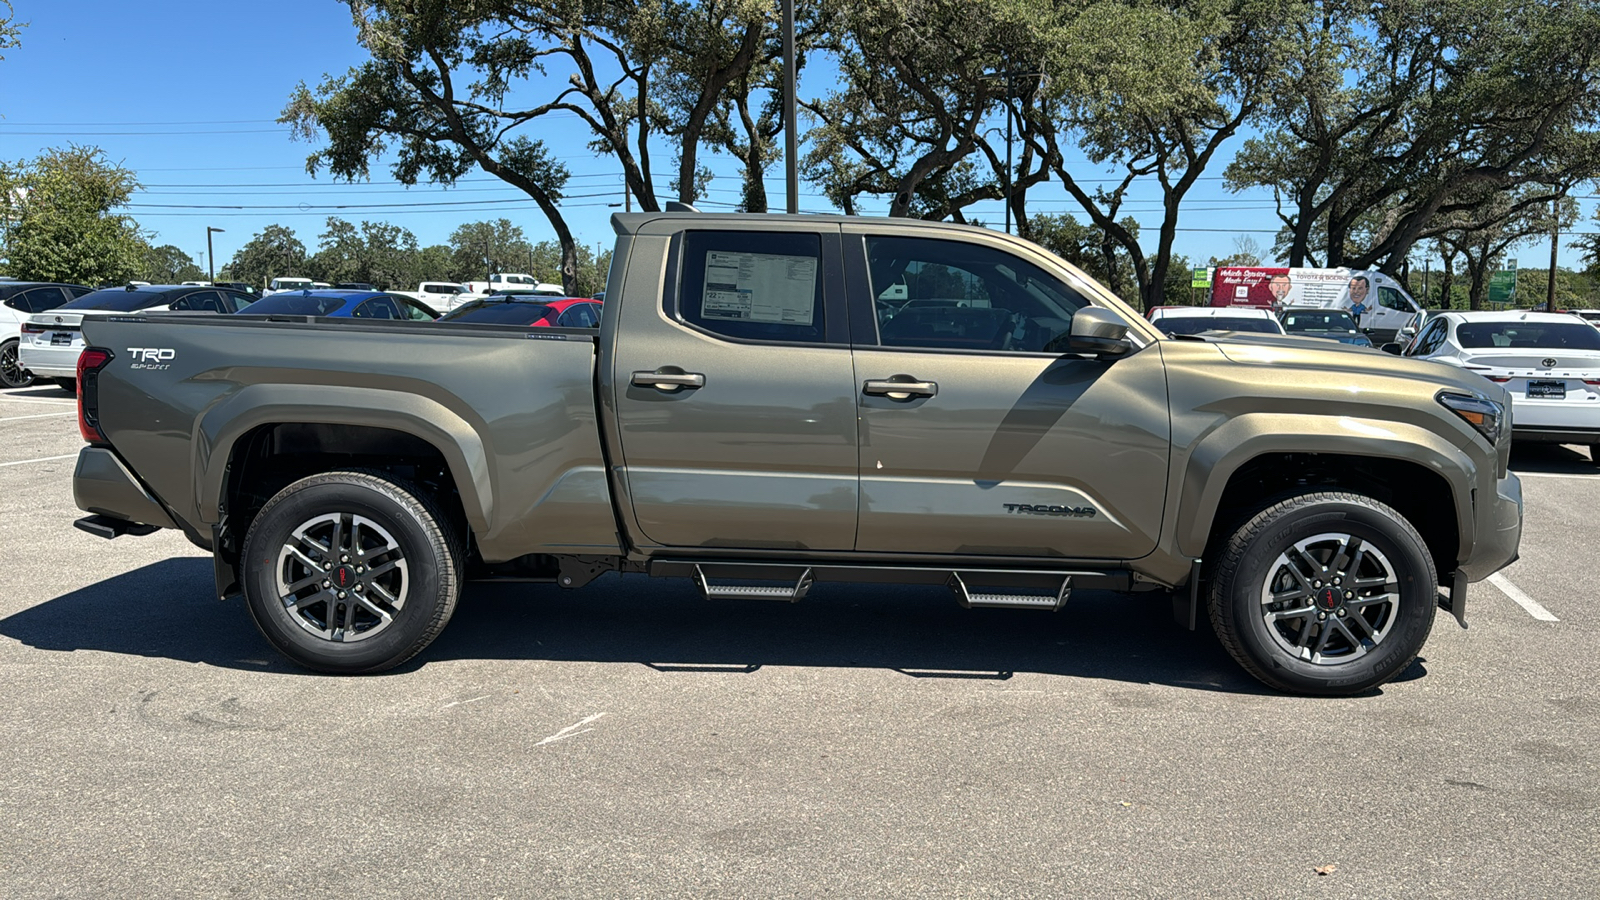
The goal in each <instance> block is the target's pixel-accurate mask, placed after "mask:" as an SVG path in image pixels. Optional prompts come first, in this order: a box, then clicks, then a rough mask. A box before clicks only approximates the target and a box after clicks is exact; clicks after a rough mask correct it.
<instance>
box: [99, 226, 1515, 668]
mask: <svg viewBox="0 0 1600 900" xmlns="http://www.w3.org/2000/svg"><path fill="white" fill-rule="evenodd" d="M612 222H613V226H614V228H615V230H616V233H617V238H616V246H615V252H614V255H613V257H612V259H613V263H612V267H611V271H610V275H609V281H608V282H607V285H606V298H607V302H606V304H605V307H604V311H603V314H602V318H601V322H600V327H599V329H598V330H597V331H596V330H579V329H550V328H538V329H533V328H519V327H512V326H493V325H483V326H473V325H463V326H459V327H449V326H440V325H434V324H431V323H413V322H383V321H371V320H360V319H354V320H352V319H344V320H335V319H315V318H309V317H288V316H271V317H267V316H261V317H251V316H249V315H236V316H226V317H215V318H207V319H199V318H196V319H183V320H174V319H171V318H162V317H158V316H145V315H139V314H130V315H124V316H109V317H105V318H102V319H97V320H94V321H91V322H86V323H85V324H84V332H85V334H86V336H87V344H88V349H86V350H85V351H84V353H83V355H82V357H81V359H80V361H79V372H80V375H79V385H80V399H79V404H80V427H81V429H82V432H83V436H84V438H85V439H86V440H87V441H88V446H87V447H85V448H84V449H83V450H82V452H81V454H80V456H79V459H78V463H77V469H76V473H75V475H74V489H75V494H76V499H77V504H78V505H79V506H80V507H81V508H82V509H83V510H85V511H86V512H88V513H90V515H89V516H88V517H86V518H84V519H82V520H80V521H79V522H78V523H77V524H78V525H79V527H81V528H83V529H84V530H86V531H90V532H93V533H96V534H100V535H103V536H106V537H116V536H119V535H125V534H139V533H148V532H149V531H151V530H154V529H155V528H177V529H181V530H182V531H183V533H184V534H185V535H186V536H187V537H188V539H189V540H190V541H192V542H193V543H194V544H196V545H197V546H199V547H202V548H204V549H206V550H208V551H210V552H211V553H212V554H213V557H214V559H215V569H216V591H217V594H218V595H219V596H220V597H223V598H233V597H242V599H243V604H244V606H245V607H246V608H247V609H248V610H249V613H250V615H251V617H252V618H253V619H254V621H255V623H256V625H257V626H258V627H259V628H260V630H261V632H262V633H263V634H264V635H265V636H266V638H267V640H268V641H269V642H271V643H272V644H273V645H274V646H275V647H277V649H278V650H280V651H282V652H283V653H284V654H286V655H287V656H288V657H290V658H291V659H292V660H294V661H295V662H297V663H299V664H301V665H304V666H307V667H309V668H312V669H315V670H320V671H324V672H334V673H362V672H376V671H379V670H382V669H386V668H388V667H391V666H394V665H396V664H398V663H401V662H402V661H404V660H407V659H409V658H411V657H412V656H414V655H415V654H417V653H418V652H420V651H421V650H423V648H425V647H427V646H428V644H429V642H430V641H432V640H433V639H434V638H435V637H436V636H437V635H438V634H439V632H440V630H441V629H443V628H444V626H445V623H446V622H447V621H448V620H449V619H450V615H451V612H452V610H453V609H454V608H455V605H456V602H457V598H458V597H459V595H460V593H461V590H462V585H463V583H464V582H466V581H467V580H470V579H474V578H497V579H523V580H529V581H549V582H553V583H554V584H557V585H559V586H561V587H563V588H578V587H582V586H583V585H585V584H588V583H589V582H591V581H593V580H594V579H595V578H596V577H597V576H600V575H602V574H604V573H608V572H623V573H648V574H650V575H656V576H677V577H687V578H691V579H693V581H694V583H695V584H696V585H697V586H698V588H699V590H700V591H701V592H703V593H704V595H705V596H706V597H707V598H710V599H736V598H744V599H767V600H778V601H797V600H800V599H802V598H803V597H805V595H806V593H807V591H808V590H809V589H810V588H811V586H812V585H813V584H814V583H816V582H819V581H846V582H901V583H921V584H929V585H944V586H948V588H949V590H950V591H951V592H953V593H954V595H955V598H956V599H957V600H958V601H959V602H960V603H961V604H963V605H965V606H969V607H1014V608H1019V609H1031V610H1057V609H1061V608H1062V607H1063V606H1066V605H1067V604H1069V602H1070V598H1071V596H1072V594H1073V593H1074V592H1076V591H1083V590H1114V591H1121V592H1145V591H1159V592H1167V593H1169V594H1170V595H1171V596H1172V598H1173V605H1174V609H1175V612H1177V613H1179V614H1180V617H1181V618H1182V619H1183V620H1184V621H1185V623H1186V624H1187V625H1188V626H1189V627H1190V628H1193V627H1194V623H1195V620H1196V618H1197V617H1198V614H1199V611H1200V610H1201V609H1202V608H1203V609H1205V610H1206V611H1207V612H1208V613H1209V616H1210V620H1211V623H1212V625H1213V627H1214V628H1215V631H1216V633H1217V634H1218V636H1219V637H1220V639H1221V641H1222V643H1223V644H1224V645H1225V646H1226V647H1227V649H1228V651H1229V653H1231V654H1232V655H1233V657H1234V658H1235V659H1237V660H1238V662H1239V663H1240V664H1241V665H1242V666H1243V667H1244V668H1245V669H1246V670H1248V671H1249V672H1250V674H1252V675H1254V676H1255V677H1257V678H1259V679H1260V680H1261V681H1263V682H1265V683H1266V684H1268V685H1271V686H1273V687H1275V688H1278V689H1281V690H1285V691H1293V692H1302V693H1313V694H1349V693H1354V692H1360V691H1365V690H1368V689H1370V688H1372V687H1373V686H1375V685H1378V684H1381V683H1383V682H1384V681H1385V680H1386V679H1388V678H1391V677H1393V676H1394V675H1396V674H1397V673H1398V672H1400V671H1401V670H1403V669H1404V668H1405V667H1406V666H1407V665H1409V664H1410V663H1411V662H1412V661H1413V659H1415V657H1416V655H1417V653H1418V651H1419V649H1420V648H1421V647H1422V646H1423V642H1424V641H1425V640H1426V639H1427V636H1428V633H1429V630H1430V628H1431V626H1432V623H1433V618H1434V613H1435V609H1436V608H1440V607H1442V608H1444V609H1446V610H1447V611H1448V612H1449V613H1451V614H1452V615H1454V616H1455V617H1456V618H1457V619H1458V620H1460V621H1461V623H1462V625H1463V626H1464V625H1465V624H1466V620H1465V605H1466V594H1467V585H1468V583H1469V582H1474V581H1479V580H1481V579H1483V578H1486V577H1488V576H1489V575H1490V574H1491V573H1493V572H1495V571H1496V570H1498V569H1500V568H1501V567H1503V566H1505V565H1507V564H1508V563H1510V562H1511V561H1512V560H1514V559H1515V558H1516V554H1517V544H1518V540H1519V538H1520V535H1521V528H1522V502H1521V487H1520V484H1519V482H1518V480H1517V478H1516V477H1515V476H1514V475H1511V474H1508V472H1507V461H1508V456H1509V450H1510V443H1509V429H1508V427H1507V418H1506V413H1507V403H1508V400H1507V395H1506V393H1505V392H1504V391H1503V390H1502V389H1501V388H1500V387H1499V386H1497V385H1495V384H1493V383H1491V382H1489V381H1487V380H1485V379H1482V378H1479V377H1477V376H1475V375H1472V374H1470V373H1466V372H1463V371H1461V370H1459V369H1453V368H1450V367H1447V366H1442V365H1437V364H1433V363H1427V362H1418V361H1415V360H1409V359H1400V358H1396V357H1392V356H1387V355H1381V354H1376V353H1372V352H1370V351H1364V350H1357V349H1353V348H1347V347H1343V346H1340V345H1335V344H1332V343H1330V342H1328V341H1321V340H1314V339H1297V338H1293V337H1282V336H1269V335H1249V336H1246V335H1227V334H1216V333H1212V334H1203V335H1194V336H1182V337H1172V338H1169V337H1167V336H1165V335H1163V334H1162V333H1161V332H1159V331H1157V330H1156V329H1155V328H1154V327H1152V326H1151V325H1149V324H1148V323H1146V322H1145V321H1143V319H1142V318H1141V317H1140V316H1138V315H1137V314H1136V313H1134V312H1133V311H1132V310H1131V309H1129V308H1128V307H1127V306H1125V305H1124V304H1123V303H1122V302H1120V301H1119V300H1118V299H1117V298H1116V297H1115V296H1113V295H1112V294H1111V293H1110V292H1108V291H1107V290H1106V289H1104V288H1103V287H1101V286H1100V285H1098V284H1096V283H1095V282H1094V281H1092V280H1091V279H1089V278H1087V277H1085V275H1084V274H1083V273H1082V272H1080V271H1078V270H1077V269H1075V268H1073V267H1072V266H1070V265H1068V264H1066V263H1064V262H1063V261H1061V260H1060V259H1058V258H1056V257H1054V256H1052V255H1051V254H1049V253H1047V252H1045V251H1044V250H1042V249H1040V248H1039V247H1037V246H1035V245H1033V244H1031V243H1028V242H1026V241H1023V240H1020V239H1017V238H1012V237H1009V236H1007V235H1004V234H998V233H995V232H992V231H988V230H984V229H981V228H974V227H966V226H959V225H952V224H943V223H930V222H918V221H907V220H897V219H869V218H853V217H827V216H803V217H801V216H792V217H790V216H754V215H707V214H699V213H696V212H692V211H687V212H686V211H677V212H669V213H638V214H628V215H618V216H616V217H615V218H614V219H613V220H612ZM1133 608H1141V609H1146V608H1148V605H1145V604H1141V605H1139V606H1137V607H1133Z"/></svg>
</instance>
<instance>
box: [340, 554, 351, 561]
mask: <svg viewBox="0 0 1600 900" xmlns="http://www.w3.org/2000/svg"><path fill="white" fill-rule="evenodd" d="M349 561H350V557H348V556H346V555H344V554H342V553H341V554H339V562H349Z"/></svg>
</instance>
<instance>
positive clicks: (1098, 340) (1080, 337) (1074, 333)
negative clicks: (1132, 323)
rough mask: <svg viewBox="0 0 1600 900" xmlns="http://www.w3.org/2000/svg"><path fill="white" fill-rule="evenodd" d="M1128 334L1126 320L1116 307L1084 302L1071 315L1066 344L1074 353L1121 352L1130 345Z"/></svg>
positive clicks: (1125, 350)
mask: <svg viewBox="0 0 1600 900" xmlns="http://www.w3.org/2000/svg"><path fill="white" fill-rule="evenodd" d="M1127 335H1128V322H1127V320H1126V319H1124V318H1122V316H1120V315H1117V313H1116V312H1115V311H1113V310H1109V309H1105V308H1104V307H1099V306H1086V307H1084V308H1083V309H1080V310H1078V311H1077V313H1075V314H1074V315H1073V317H1072V330H1071V332H1070V334H1069V337H1068V340H1067V348H1068V349H1069V350H1071V351H1072V352H1074V353H1094V354H1097V355H1100V356H1121V355H1123V354H1124V353H1127V352H1128V351H1129V350H1131V349H1132V345H1131V344H1129V343H1128V337H1127Z"/></svg>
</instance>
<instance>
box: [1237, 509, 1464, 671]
mask: <svg viewBox="0 0 1600 900" xmlns="http://www.w3.org/2000/svg"><path fill="white" fill-rule="evenodd" d="M1341 560H1342V564H1341ZM1324 567H1325V568H1324ZM1438 583H1439V579H1438V573H1437V571H1436V570H1435V568H1434V564H1433V556H1432V554H1431V553H1429V552H1428V547H1427V544H1426V543H1424V542H1423V540H1422V537H1421V535H1419V534H1417V531H1416V529H1415V528H1413V527H1411V524H1410V523H1409V522H1407V521H1406V520H1405V519H1404V518H1403V517H1402V516H1401V515H1400V514H1399V513H1398V512H1395V511H1394V510H1393V509H1391V508H1389V507H1388V506H1385V505H1384V504H1382V503H1379V502H1378V501H1376V500H1373V499H1372V498H1370V497H1364V496H1361V495H1359V494H1349V493H1342V492H1338V493H1334V492H1313V493H1305V494H1300V495H1298V496H1294V497H1290V498H1288V499H1286V500H1283V501H1281V502H1278V503H1275V504H1273V505H1272V506H1269V507H1267V508H1266V509H1263V510H1261V511H1260V512H1258V513H1256V514H1255V515H1254V516H1252V517H1251V518H1250V520H1249V521H1247V522H1245V523H1244V524H1243V525H1242V526H1240V527H1239V529H1238V530H1237V531H1235V532H1234V533H1233V534H1232V535H1231V536H1229V538H1228V540H1227V542H1226V544H1225V545H1224V546H1223V548H1222V553H1221V557H1220V559H1219V561H1218V562H1217V564H1216V568H1215V569H1214V570H1213V572H1212V579H1211V594H1210V613H1211V623H1212V626H1213V627H1214V628H1215V629H1216V632H1217V637H1218V638H1219V639H1220V640H1221V641H1222V645H1223V646H1224V647H1226V648H1227V650H1228V653H1230V654H1231V655H1232V656H1233V658H1234V659H1235V660H1237V661H1238V663H1239V665H1241V666H1243V667H1244V669H1245V671H1247V672H1249V673H1250V674H1251V675H1253V676H1255V677H1256V678H1258V679H1260V680H1261V681H1262V682H1263V683H1265V684H1266V685H1268V686H1270V687H1274V688H1277V689H1279V690H1282V691H1288V692H1291V693H1298V694H1318V695H1326V696H1341V695H1349V694H1359V693H1361V692H1363V691H1367V690H1371V689H1372V688H1374V687H1377V686H1378V685H1380V684H1383V683H1384V682H1386V681H1388V680H1389V679H1391V678H1393V677H1394V676H1396V675H1398V674H1399V673H1400V672H1402V671H1403V670H1404V669H1405V668H1406V667H1407V666H1409V665H1411V663H1412V661H1413V660H1415V659H1416V657H1417V654H1418V652H1420V651H1421V650H1422V645H1423V644H1424V643H1425V642H1426V641H1427V640H1428V632H1429V630H1430V629H1432V627H1433V614H1434V607H1435V605H1436V603H1437V596H1438V587H1437V586H1438ZM1269 598H1273V599H1272V602H1269ZM1269 620H1270V621H1269ZM1324 635H1326V637H1324Z"/></svg>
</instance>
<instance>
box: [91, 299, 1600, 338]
mask: <svg viewBox="0 0 1600 900" xmlns="http://www.w3.org/2000/svg"><path fill="white" fill-rule="evenodd" d="M166 302H167V295H166V294H147V293H145V292H144V291H130V290H126V289H124V288H112V289H110V290H108V291H95V292H94V293H91V294H84V295H83V296H82V297H79V298H78V299H76V300H74V301H72V302H71V303H68V304H66V305H65V306H62V307H60V308H61V309H104V310H110V311H112V312H134V311H136V310H141V309H149V308H150V307H152V306H160V305H161V304H163V303H166ZM1590 330H1591V331H1592V330H1593V329H1590ZM1595 333H1596V334H1600V332H1595Z"/></svg>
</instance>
